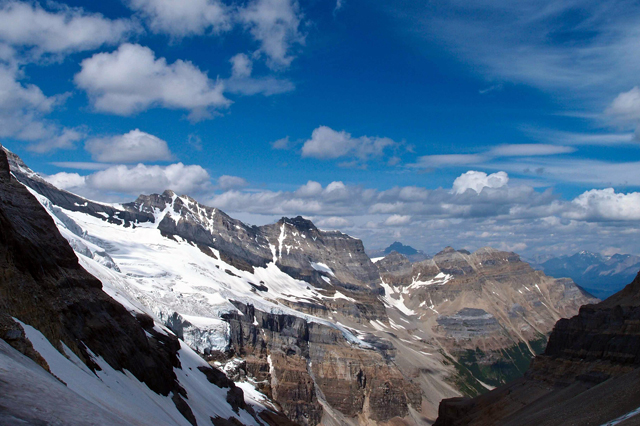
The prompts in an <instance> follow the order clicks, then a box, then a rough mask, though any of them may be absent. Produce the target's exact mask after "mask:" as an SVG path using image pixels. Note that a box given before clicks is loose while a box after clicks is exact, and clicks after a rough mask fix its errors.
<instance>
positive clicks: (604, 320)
mask: <svg viewBox="0 0 640 426" xmlns="http://www.w3.org/2000/svg"><path fill="white" fill-rule="evenodd" d="M639 323H640V274H639V275H638V276H637V277H636V279H635V280H634V281H633V282H632V283H631V284H629V285H628V286H626V287H625V288H624V289H623V290H622V291H620V292H618V293H616V294H615V295H613V296H611V297H610V298H608V299H606V300H605V301H603V302H600V303H598V304H592V305H586V306H583V307H582V308H581V309H580V312H579V313H578V315H576V316H574V317H572V318H570V319H561V320H559V321H558V322H557V323H556V325H555V327H554V329H553V332H552V333H551V336H550V337H549V342H548V344H547V347H546V349H545V351H544V353H543V354H540V355H538V356H536V357H535V359H534V360H533V362H532V364H531V366H530V368H529V370H528V371H527V373H526V375H525V377H524V378H521V379H519V380H517V381H514V382H513V383H510V384H508V385H506V386H504V387H501V388H498V389H496V390H494V391H492V392H489V393H488V394H486V395H482V396H481V397H478V398H475V399H461V398H456V399H448V400H444V401H442V403H441V404H440V416H439V418H438V421H437V422H436V425H441V426H442V425H447V426H449V425H451V426H453V425H497V424H500V425H516V424H517V425H562V424H585V425H587V424H594V425H601V424H605V423H607V422H609V421H613V420H615V419H617V418H622V417H624V416H625V415H628V414H629V413H633V412H635V411H634V410H636V408H638V407H640V391H639V390H638V387H637V385H636V383H637V380H638V378H640V355H639V354H640V327H639V326H638V324H639ZM637 421H638V418H637V417H634V416H632V415H629V420H627V421H624V422H623V420H622V419H621V420H620V421H619V423H620V424H625V425H627V424H637ZM607 424H609V423H607ZM611 424H614V423H611ZM616 424H617V423H616Z"/></svg>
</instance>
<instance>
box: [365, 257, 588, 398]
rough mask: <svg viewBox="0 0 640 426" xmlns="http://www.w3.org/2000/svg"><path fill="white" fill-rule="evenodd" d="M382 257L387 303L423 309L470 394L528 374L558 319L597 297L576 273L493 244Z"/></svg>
mask: <svg viewBox="0 0 640 426" xmlns="http://www.w3.org/2000/svg"><path fill="white" fill-rule="evenodd" d="M376 265H377V266H378V269H379V270H380V273H381V277H382V281H383V286H384V287H385V289H386V291H387V296H386V298H387V301H388V303H389V304H395V305H398V306H402V307H403V309H404V310H406V312H415V313H417V314H418V315H419V320H418V322H419V324H420V327H421V328H423V329H427V330H430V332H431V333H430V334H431V335H432V336H433V338H434V339H435V340H436V341H437V342H438V344H439V345H440V346H441V349H442V351H443V352H444V353H445V354H446V356H447V358H448V359H449V360H450V361H451V362H452V363H454V365H456V367H457V370H458V377H457V379H456V380H457V384H458V386H459V388H461V389H462V390H463V391H464V392H466V393H467V394H470V395H474V394H477V393H481V392H484V391H485V390H486V388H487V387H491V386H499V385H501V384H504V383H506V382H507V381H509V380H511V379H513V378H516V377H519V376H520V375H522V374H523V373H524V371H525V370H526V368H527V366H528V364H529V361H530V360H531V358H532V357H533V355H535V353H538V352H540V351H541V350H542V348H543V347H544V344H545V342H546V336H547V335H548V334H549V332H550V331H551V329H552V327H553V324H555V322H556V321H557V320H558V319H560V318H562V317H567V316H571V315H572V314H573V313H575V312H577V311H578V308H579V307H580V306H581V305H583V304H586V303H590V302H594V301H595V300H596V299H594V298H592V297H590V296H589V295H587V294H585V293H584V292H583V291H581V290H580V289H579V288H578V287H577V286H576V285H575V284H574V283H573V282H572V281H571V280H569V279H554V278H551V277H547V276H546V275H544V273H542V272H539V271H535V270H533V269H532V268H531V267H530V266H529V265H528V264H527V263H525V262H522V261H521V260H520V257H519V256H518V255H517V254H515V253H509V252H503V251H498V250H495V249H492V248H489V247H487V248H482V249H479V250H477V251H476V252H475V253H469V252H467V251H464V250H460V251H457V250H454V249H453V248H451V247H447V248H445V249H444V250H443V251H441V252H440V253H438V254H436V255H435V256H434V257H433V258H432V259H427V260H424V261H422V262H417V263H410V262H409V261H408V260H407V259H406V257H404V256H402V255H400V254H398V253H392V254H390V255H388V256H387V257H385V258H384V259H382V260H380V261H378V262H377V263H376Z"/></svg>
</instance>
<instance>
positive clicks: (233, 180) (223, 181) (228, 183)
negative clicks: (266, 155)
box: [218, 175, 249, 191]
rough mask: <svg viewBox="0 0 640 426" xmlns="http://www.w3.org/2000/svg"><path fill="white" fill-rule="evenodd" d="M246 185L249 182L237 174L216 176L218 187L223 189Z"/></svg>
mask: <svg viewBox="0 0 640 426" xmlns="http://www.w3.org/2000/svg"><path fill="white" fill-rule="evenodd" d="M247 185H249V182H247V181H246V180H245V179H243V178H241V177H238V176H229V175H222V176H220V177H219V178H218V187H219V188H220V189H222V190H223V191H226V190H229V189H237V188H243V187H245V186H247Z"/></svg>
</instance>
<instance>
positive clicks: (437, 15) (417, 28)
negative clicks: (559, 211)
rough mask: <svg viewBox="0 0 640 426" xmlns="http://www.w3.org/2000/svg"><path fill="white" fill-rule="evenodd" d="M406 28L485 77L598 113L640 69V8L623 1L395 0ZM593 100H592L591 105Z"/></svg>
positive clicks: (628, 83)
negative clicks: (543, 92)
mask: <svg viewBox="0 0 640 426" xmlns="http://www.w3.org/2000/svg"><path fill="white" fill-rule="evenodd" d="M394 7H397V8H399V9H400V10H399V11H398V12H399V13H397V14H396V16H398V17H401V19H405V22H404V24H405V28H407V31H409V32H411V33H412V34H413V35H417V36H419V37H421V38H423V39H424V40H425V41H426V42H429V43H433V42H434V40H435V41H436V42H440V43H442V44H444V45H445V46H446V47H447V48H448V49H450V50H452V51H453V52H452V53H453V54H454V55H456V56H457V57H461V58H462V60H463V61H465V62H467V63H468V62H471V65H470V69H473V70H474V71H476V72H478V73H481V74H482V75H484V76H486V77H487V78H488V79H489V80H491V81H494V82H495V81H496V80H497V83H500V80H503V81H504V80H507V81H511V82H515V83H525V84H529V85H532V86H534V87H537V88H541V89H543V90H547V91H554V92H560V93H562V94H563V100H564V102H567V101H569V102H571V101H574V102H575V104H576V106H580V107H581V110H584V108H585V100H586V101H588V103H589V104H590V105H589V106H592V107H595V108H596V109H598V110H599V108H601V106H602V105H603V101H604V100H605V99H608V97H609V96H610V95H611V94H612V93H619V92H620V91H622V90H628V88H629V87H632V86H633V85H635V84H638V82H637V77H636V76H637V75H638V73H640V62H639V61H638V60H637V57H638V54H639V53H640V46H639V45H638V43H637V39H638V32H639V31H638V24H637V23H638V18H639V17H640V8H638V6H637V4H633V3H629V2H627V1H625V0H611V1H607V2H574V1H566V0H542V1H540V0H522V1H518V2H512V1H508V0H497V1H490V2H489V1H485V2H479V3H478V2H461V1H443V2H437V3H435V4H431V3H428V4H427V3H425V4H419V3H415V2H410V1H408V0H404V1H403V0H400V1H398V2H395V3H394ZM592 102H593V103H592Z"/></svg>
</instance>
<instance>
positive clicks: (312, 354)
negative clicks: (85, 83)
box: [0, 149, 597, 426]
mask: <svg viewBox="0 0 640 426" xmlns="http://www.w3.org/2000/svg"><path fill="white" fill-rule="evenodd" d="M0 221H1V223H2V227H1V228H0V237H1V238H0V246H1V249H2V256H1V257H0V259H2V261H3V262H4V264H3V269H2V270H3V277H2V280H0V296H2V297H1V298H0V303H1V304H0V337H1V338H2V340H3V342H0V343H2V344H1V345H0V362H1V363H2V364H1V365H3V366H5V367H6V368H4V369H0V372H1V373H0V380H2V382H4V383H16V385H15V386H9V388H10V389H7V391H6V392H10V395H11V398H14V399H13V400H14V401H19V403H15V404H12V405H11V406H10V407H9V410H8V411H7V410H5V411H4V412H0V420H3V421H6V422H7V424H13V423H9V421H14V420H15V421H14V423H15V424H17V422H19V421H22V422H27V423H30V422H31V423H37V422H52V419H54V420H56V421H60V422H62V423H63V424H85V422H86V419H87V418H95V419H100V420H99V421H98V423H99V424H140V425H143V424H192V425H196V424H198V425H204V424H209V423H211V422H213V424H214V425H215V426H220V425H224V426H227V425H229V424H234V425H237V424H252V425H258V424H265V423H266V424H270V425H274V424H283V425H286V424H288V423H291V422H293V423H296V424H302V425H316V424H327V425H338V424H341V425H356V424H383V423H384V424H387V423H393V424H411V425H414V424H415V425H417V424H431V423H433V422H434V421H435V419H436V417H437V412H438V405H439V402H440V401H441V400H442V399H443V398H450V397H456V396H460V395H467V396H475V395H479V394H482V393H484V392H486V391H487V390H489V389H493V388H495V387H498V386H502V385H504V384H505V383H507V382H509V381H510V380H512V379H514V378H517V377H520V376H521V375H522V374H523V373H524V371H525V370H526V368H527V366H528V364H529V362H530V360H531V359H532V358H533V357H534V355H535V354H537V353H539V352H540V351H542V350H543V348H544V346H545V344H546V340H547V336H548V335H549V333H550V332H551V330H552V328H553V326H554V324H555V323H556V321H558V320H559V319H560V318H563V317H571V316H573V315H575V314H576V313H577V312H578V309H579V307H580V306H582V305H585V304H588V303H594V302H596V301H597V300H596V299H594V298H593V297H591V296H590V295H589V294H587V293H585V292H583V291H582V290H581V289H580V288H579V287H578V286H576V285H575V284H574V283H573V282H572V281H571V280H570V279H566V278H562V279H555V278H551V277H549V276H547V275H545V274H544V273H543V272H541V271H536V270H534V269H533V268H531V267H530V266H529V265H528V264H527V263H526V262H523V261H522V260H521V259H520V257H519V256H518V255H517V254H515V253H511V252H504V251H499V250H496V249H493V248H490V247H486V248H482V249H479V250H477V251H476V252H474V253H470V252H468V251H466V250H455V249H453V248H451V247H447V248H445V249H444V250H442V251H441V252H439V253H438V254H436V255H435V256H433V258H430V259H424V260H421V261H418V262H411V261H410V260H409V259H408V258H407V257H406V256H404V255H402V254H400V253H398V252H397V251H391V252H390V253H389V254H387V255H386V256H385V257H384V258H382V259H377V261H376V262H375V263H374V262H372V260H371V259H370V258H369V256H368V255H367V254H366V253H365V250H364V246H363V244H362V242H361V241H360V240H358V239H356V238H353V237H351V236H349V235H346V234H343V233H341V232H338V231H324V230H321V229H318V228H317V227H316V226H315V225H314V224H313V223H312V222H311V221H309V220H307V219H304V218H302V217H296V218H282V219H280V220H279V221H278V222H276V223H274V224H269V225H264V226H251V225H247V224H245V223H243V222H241V221H239V220H236V219H233V218H231V217H230V216H228V215H227V214H225V213H224V212H222V211H220V210H219V209H216V208H211V207H208V206H205V205H203V204H201V203H199V202H198V201H196V200H194V199H193V198H191V197H189V196H186V195H178V194H176V193H174V192H173V191H171V190H167V191H165V192H163V193H162V194H150V195H140V196H139V197H138V198H137V199H136V200H134V201H132V202H130V203H124V204H105V203H99V202H94V201H91V200H87V199H85V198H82V197H79V196H77V195H74V194H71V193H69V192H66V191H63V190H60V189H58V188H56V187H54V186H53V185H51V184H49V183H48V182H47V181H45V180H44V179H42V178H41V177H40V176H39V175H38V174H36V173H35V172H33V171H32V170H31V169H30V168H29V167H28V166H27V165H26V164H24V163H23V162H22V160H21V159H20V158H19V157H17V156H16V155H14V154H12V153H11V152H9V151H6V150H4V149H0ZM5 343H6V344H5ZM47 386H54V388H55V389H56V392H60V394H61V395H63V397H61V399H59V400H55V399H52V397H51V395H50V394H48V393H47V391H46V389H47ZM3 392H4V394H5V395H9V393H6V392H5V391H4V388H3ZM0 398H1V397H0ZM4 405H6V404H5V403H4V402H3V406H4ZM65 413H66V414H65ZM154 413H155V414H154ZM1 416H4V417H1ZM67 417H68V418H67ZM69 419H75V420H69ZM65 422H66V423H65ZM74 422H75V423H74Z"/></svg>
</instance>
